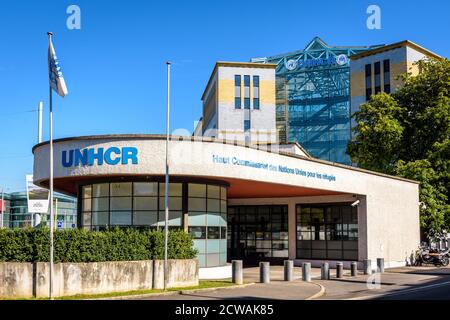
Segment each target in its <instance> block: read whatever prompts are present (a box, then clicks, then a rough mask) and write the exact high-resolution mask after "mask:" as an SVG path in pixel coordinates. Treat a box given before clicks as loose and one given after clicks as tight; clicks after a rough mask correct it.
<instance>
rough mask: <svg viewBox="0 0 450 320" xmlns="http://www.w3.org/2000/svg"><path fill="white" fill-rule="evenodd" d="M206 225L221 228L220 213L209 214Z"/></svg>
mask: <svg viewBox="0 0 450 320" xmlns="http://www.w3.org/2000/svg"><path fill="white" fill-rule="evenodd" d="M206 225H208V226H220V213H212V212H208V213H207V216H206Z"/></svg>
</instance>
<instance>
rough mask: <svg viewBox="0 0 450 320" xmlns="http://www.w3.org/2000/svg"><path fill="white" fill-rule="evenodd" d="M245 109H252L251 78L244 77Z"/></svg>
mask: <svg viewBox="0 0 450 320" xmlns="http://www.w3.org/2000/svg"><path fill="white" fill-rule="evenodd" d="M244 109H250V76H249V75H245V76H244Z"/></svg>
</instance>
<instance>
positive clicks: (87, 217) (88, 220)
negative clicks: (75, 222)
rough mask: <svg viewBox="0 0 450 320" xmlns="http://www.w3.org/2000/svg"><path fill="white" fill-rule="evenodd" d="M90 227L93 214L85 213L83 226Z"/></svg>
mask: <svg viewBox="0 0 450 320" xmlns="http://www.w3.org/2000/svg"><path fill="white" fill-rule="evenodd" d="M90 225H91V213H90V212H83V226H90Z"/></svg>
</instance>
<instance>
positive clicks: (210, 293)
mask: <svg viewBox="0 0 450 320" xmlns="http://www.w3.org/2000/svg"><path fill="white" fill-rule="evenodd" d="M311 275H312V276H313V277H319V278H320V269H316V268H313V269H311ZM270 281H271V282H270V283H269V284H262V283H259V268H258V267H254V268H245V269H244V282H245V283H249V282H250V283H254V284H252V285H248V286H244V287H237V288H232V287H228V288H218V289H216V290H194V292H189V293H185V294H176V295H170V296H150V295H149V296H145V297H139V298H133V297H131V296H130V297H128V298H129V299H137V300H167V299H170V300H218V299H229V300H247V299H281V300H305V299H309V298H312V297H314V296H317V295H320V294H322V293H323V288H322V287H321V286H320V285H318V284H316V283H314V282H304V281H302V280H301V268H298V267H296V268H294V281H291V282H286V281H283V266H271V267H270Z"/></svg>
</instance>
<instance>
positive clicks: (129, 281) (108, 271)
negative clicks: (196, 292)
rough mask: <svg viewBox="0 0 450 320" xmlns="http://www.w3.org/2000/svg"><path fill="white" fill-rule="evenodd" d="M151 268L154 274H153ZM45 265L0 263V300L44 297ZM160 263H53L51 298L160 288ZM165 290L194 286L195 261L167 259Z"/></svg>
mask: <svg viewBox="0 0 450 320" xmlns="http://www.w3.org/2000/svg"><path fill="white" fill-rule="evenodd" d="M154 266H155V271H156V272H155V273H154V272H153V270H154ZM49 269H50V265H49V263H44V262H40V263H35V264H33V263H13V262H2V263H0V284H1V285H0V297H3V298H30V297H38V298H40V297H48V295H49V286H50V282H49V281H50V279H49V271H50V270H49ZM163 272H164V269H163V261H161V260H156V261H153V260H147V261H117V262H92V263H56V264H55V266H54V282H53V284H54V287H53V292H54V296H55V297H61V296H71V295H78V294H102V293H109V292H125V291H133V290H145V289H152V288H162V287H163V285H164V273H163ZM168 280H169V281H168V287H169V288H173V287H187V286H196V285H198V283H199V282H198V260H196V259H190V260H169V278H168Z"/></svg>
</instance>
